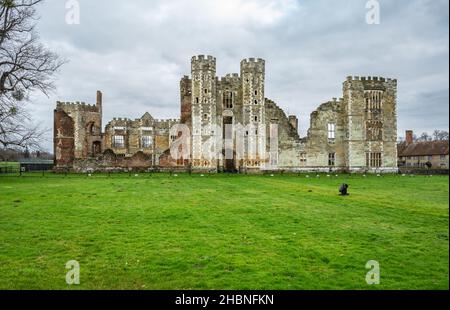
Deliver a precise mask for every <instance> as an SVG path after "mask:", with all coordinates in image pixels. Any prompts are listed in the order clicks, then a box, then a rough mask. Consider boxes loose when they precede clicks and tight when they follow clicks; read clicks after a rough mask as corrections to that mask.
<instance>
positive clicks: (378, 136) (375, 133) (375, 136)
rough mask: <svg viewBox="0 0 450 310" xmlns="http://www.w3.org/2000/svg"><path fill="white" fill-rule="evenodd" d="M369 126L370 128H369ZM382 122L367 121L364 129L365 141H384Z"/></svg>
mask: <svg viewBox="0 0 450 310" xmlns="http://www.w3.org/2000/svg"><path fill="white" fill-rule="evenodd" d="M369 125H370V127H369ZM383 125H384V124H383V122H382V121H374V120H367V121H366V124H365V127H366V140H367V141H383V140H384V127H383Z"/></svg>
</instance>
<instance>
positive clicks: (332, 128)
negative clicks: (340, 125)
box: [328, 123, 336, 140]
mask: <svg viewBox="0 0 450 310" xmlns="http://www.w3.org/2000/svg"><path fill="white" fill-rule="evenodd" d="M335 139H336V124H334V123H329V124H328V140H335Z"/></svg>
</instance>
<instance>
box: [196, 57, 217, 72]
mask: <svg viewBox="0 0 450 310" xmlns="http://www.w3.org/2000/svg"><path fill="white" fill-rule="evenodd" d="M191 66H192V71H214V72H215V71H216V58H215V57H213V56H205V55H198V56H193V57H192V61H191Z"/></svg>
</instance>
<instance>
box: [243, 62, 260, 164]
mask: <svg viewBox="0 0 450 310" xmlns="http://www.w3.org/2000/svg"><path fill="white" fill-rule="evenodd" d="M264 80H265V61H264V60H263V59H260V58H257V59H255V58H249V59H244V60H242V61H241V81H242V104H243V111H242V122H243V126H244V128H245V137H244V144H245V147H244V162H243V166H244V167H246V168H260V167H262V166H263V165H264V161H265V160H266V128H265V126H264V122H265V97H264Z"/></svg>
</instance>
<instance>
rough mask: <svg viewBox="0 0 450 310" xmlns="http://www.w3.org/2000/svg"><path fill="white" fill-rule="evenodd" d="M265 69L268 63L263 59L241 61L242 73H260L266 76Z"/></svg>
mask: <svg viewBox="0 0 450 310" xmlns="http://www.w3.org/2000/svg"><path fill="white" fill-rule="evenodd" d="M265 67H266V61H265V60H264V59H261V58H246V59H243V60H242V61H241V72H258V73H262V74H264V73H265ZM241 75H242V74H241Z"/></svg>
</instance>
